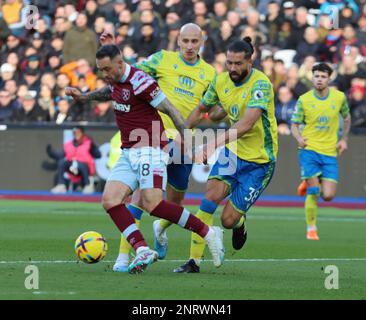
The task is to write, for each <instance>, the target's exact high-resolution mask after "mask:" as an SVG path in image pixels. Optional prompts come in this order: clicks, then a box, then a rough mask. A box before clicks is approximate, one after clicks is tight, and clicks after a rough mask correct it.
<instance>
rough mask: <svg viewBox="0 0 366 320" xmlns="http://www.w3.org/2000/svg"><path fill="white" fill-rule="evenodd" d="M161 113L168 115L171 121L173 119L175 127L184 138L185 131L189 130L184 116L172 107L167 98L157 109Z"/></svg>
mask: <svg viewBox="0 0 366 320" xmlns="http://www.w3.org/2000/svg"><path fill="white" fill-rule="evenodd" d="M156 108H157V109H158V110H159V111H161V112H163V113H165V114H167V115H168V116H169V117H170V119H172V121H173V123H174V125H175V127H176V128H177V130H178V132H179V134H180V135H181V137H182V138H183V136H184V129H187V127H186V125H185V123H184V119H183V117H182V114H181V113H180V112H179V111H178V110H177V109H176V108H175V107H174V106H173V105H172V103H171V102H170V101H169V100H168V98H165V99H164V100H163V101H162V102H160V104H159V105H158V106H157V107H156Z"/></svg>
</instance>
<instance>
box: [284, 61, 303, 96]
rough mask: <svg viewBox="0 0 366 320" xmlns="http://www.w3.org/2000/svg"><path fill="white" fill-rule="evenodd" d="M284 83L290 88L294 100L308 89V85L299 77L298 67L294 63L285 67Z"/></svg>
mask: <svg viewBox="0 0 366 320" xmlns="http://www.w3.org/2000/svg"><path fill="white" fill-rule="evenodd" d="M284 84H285V85H286V87H287V88H289V89H291V92H292V93H293V95H294V99H296V100H297V99H298V98H299V97H300V96H301V95H303V94H304V93H305V92H306V91H308V90H309V89H308V87H307V86H306V85H305V84H304V83H303V82H302V81H301V80H300V79H299V67H298V66H297V64H295V63H294V64H292V65H291V66H290V67H289V68H288V69H287V73H286V81H285V83H284Z"/></svg>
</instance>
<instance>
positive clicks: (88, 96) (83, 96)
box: [65, 86, 112, 102]
mask: <svg viewBox="0 0 366 320" xmlns="http://www.w3.org/2000/svg"><path fill="white" fill-rule="evenodd" d="M65 93H66V95H68V96H71V97H73V98H74V100H76V101H80V102H88V101H92V100H96V101H110V100H112V91H111V89H110V88H109V87H108V86H106V87H104V88H102V89H100V90H95V91H92V92H87V93H81V92H80V90H79V89H76V88H71V87H67V88H66V89H65Z"/></svg>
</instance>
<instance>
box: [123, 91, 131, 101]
mask: <svg viewBox="0 0 366 320" xmlns="http://www.w3.org/2000/svg"><path fill="white" fill-rule="evenodd" d="M122 99H123V100H124V101H127V100H128V99H130V90H128V89H122Z"/></svg>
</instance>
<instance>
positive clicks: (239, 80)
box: [229, 70, 249, 83]
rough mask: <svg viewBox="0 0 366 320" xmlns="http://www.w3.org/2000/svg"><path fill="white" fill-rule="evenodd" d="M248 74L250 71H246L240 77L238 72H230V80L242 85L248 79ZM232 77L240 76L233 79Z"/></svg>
mask: <svg viewBox="0 0 366 320" xmlns="http://www.w3.org/2000/svg"><path fill="white" fill-rule="evenodd" d="M248 73H249V71H248V70H244V71H243V72H242V73H241V74H240V75H238V74H237V73H236V72H229V76H230V79H231V81H232V82H234V83H240V82H242V81H243V80H244V79H245V78H246V76H247V75H248ZM232 75H238V76H237V77H235V78H233V77H232Z"/></svg>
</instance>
